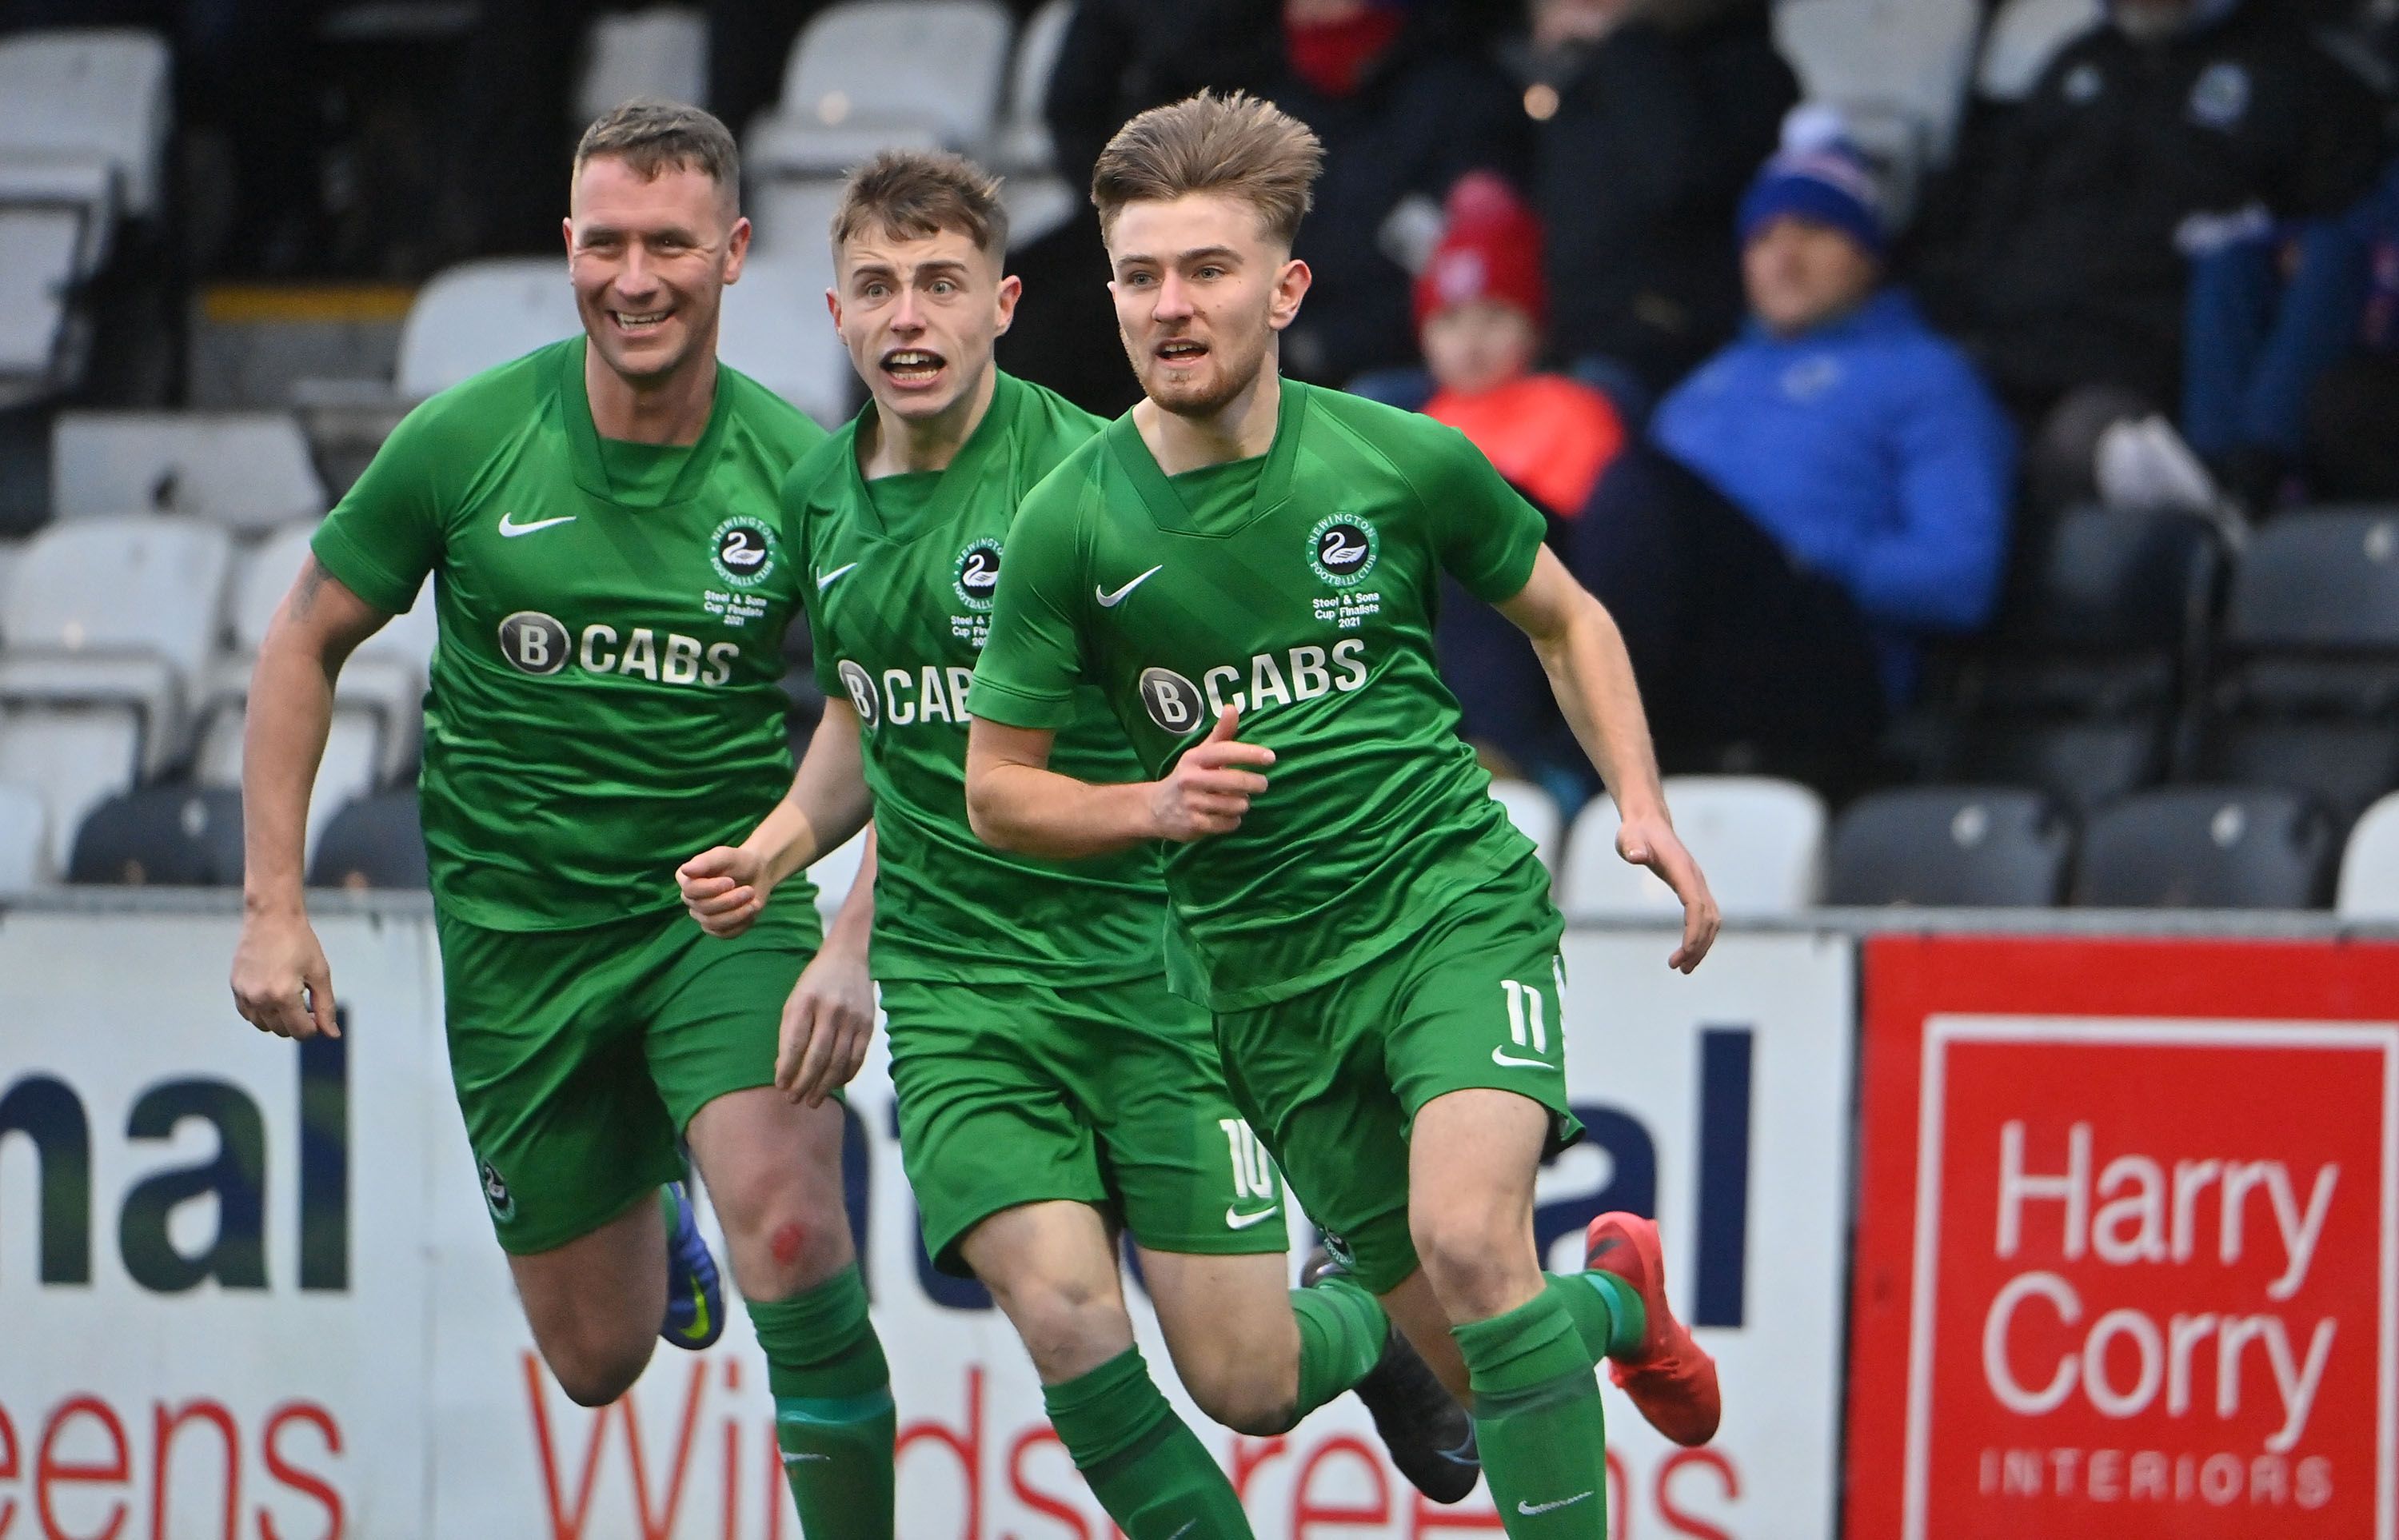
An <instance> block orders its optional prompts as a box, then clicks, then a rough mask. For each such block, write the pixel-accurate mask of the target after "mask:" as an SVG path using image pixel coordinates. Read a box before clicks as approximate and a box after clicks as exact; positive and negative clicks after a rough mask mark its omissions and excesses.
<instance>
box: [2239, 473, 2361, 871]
mask: <svg viewBox="0 0 2399 1540" xmlns="http://www.w3.org/2000/svg"><path fill="white" fill-rule="evenodd" d="M2218 653H2219V656H2220V663H2219V666H2218V668H2217V669H2216V678H2215V681H2214V682H2213V684H2212V686H2211V688H2210V690H2209V693H2208V699H2207V702H2206V711H2205V716H2204V719H2203V720H2202V723H2201V724H2200V729H2199V744H2198V749H2197V753H2196V758H2195V761H2194V765H2193V768H2194V774H2195V776H2196V777H2197V778H2200V779H2204V780H2212V781H2218V782H2230V783H2245V784H2258V785H2270V786H2279V787H2284V788H2286V789H2288V790H2294V791H2298V792H2302V793H2305V794H2306V795H2309V796H2311V797H2313V798H2314V799H2315V800H2316V801H2317V802H2318V803H2320V804H2322V805H2323V806H2324V809H2325V810H2326V811H2328V812H2329V813H2331V815H2332V816H2333V817H2334V818H2335V819H2336V820H2337V821H2338V824H2339V825H2340V826H2341V827H2346V826H2347V825H2348V824H2349V823H2350V822H2351V821H2352V820H2353V819H2354V818H2355V817H2357V816H2358V815H2359V814H2360V813H2362V812H2364V811H2365V806H2366V804H2368V803H2370V802H2372V801H2373V800H2374V799H2375V798H2376V797H2378V796H2379V795H2380V794H2381V793H2382V792H2384V791H2387V790H2391V789H2392V787H2393V786H2399V508H2372V509H2323V510H2318V511H2315V512H2311V513H2305V514H2293V515H2289V516H2286V517H2284V518H2282V519H2279V520H2275V521H2274V522H2272V523H2270V524H2269V525H2267V526H2266V527H2265V528H2264V529H2263V530H2262V531H2260V532H2259V534H2257V538H2256V540H2255V541H2254V542H2253V543H2252V544H2251V546H2250V547H2249V548H2248V550H2246V551H2245V552H2243V555H2242V557H2241V559H2240V561H2239V563H2238V565H2237V566H2236V568H2235V570H2234V573H2233V577H2232V591H2231V596H2230V601H2229V603H2228V604H2227V607H2226V614H2225V621H2224V628H2223V634H2222V636H2221V638H2220V639H2219V642H2218Z"/></svg>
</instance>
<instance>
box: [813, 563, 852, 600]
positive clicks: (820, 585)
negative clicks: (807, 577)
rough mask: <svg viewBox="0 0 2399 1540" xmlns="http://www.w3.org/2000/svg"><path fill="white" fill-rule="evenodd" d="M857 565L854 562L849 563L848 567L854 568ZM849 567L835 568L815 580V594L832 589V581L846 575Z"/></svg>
mask: <svg viewBox="0 0 2399 1540" xmlns="http://www.w3.org/2000/svg"><path fill="white" fill-rule="evenodd" d="M857 565H858V563H857V562H855V561H853V562H851V563H850V564H849V567H855V566H857ZM849 567H835V568H834V570H833V571H831V572H829V573H827V574H824V575H823V576H821V577H820V578H818V579H817V592H819V593H822V592H824V591H825V590H826V589H827V588H832V587H833V580H834V578H836V577H839V576H840V575H841V574H844V573H846V572H847V571H849Z"/></svg>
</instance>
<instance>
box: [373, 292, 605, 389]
mask: <svg viewBox="0 0 2399 1540" xmlns="http://www.w3.org/2000/svg"><path fill="white" fill-rule="evenodd" d="M582 327H583V322H582V320H581V318H580V317H578V316H577V315H576V309H575V290H573V289H572V288H570V287H569V286H568V284H567V281H566V264H565V263H564V261H563V260H562V259H561V258H558V257H494V258H488V259H484V260H481V261H476V262H468V263H459V264H458V265H457V266H455V267H452V268H449V269H447V270H445V271H443V272H440V273H438V274H436V275H434V277H433V278H432V280H431V281H430V282H428V283H427V284H426V286H425V287H424V288H423V289H421V290H418V291H417V295H416V302H415V303H414V304H412V305H410V306H409V308H408V319H407V320H406V321H404V322H402V323H401V325H400V367H399V371H398V373H397V375H396V377H395V378H394V380H393V385H394V388H396V389H397V390H398V391H399V393H400V395H401V396H403V397H406V398H408V399H411V400H420V399H424V398H425V397H427V396H430V395H432V394H434V393H435V392H436V391H441V390H447V389H449V388H450V387H451V386H452V385H456V384H458V383H459V382H460V381H462V380H465V379H468V378H469V377H471V376H473V375H475V374H479V373H481V372H482V371H484V370H486V369H489V368H491V367H492V366H493V365H494V364H500V363H506V362H507V361H508V359H510V358H519V357H522V355H524V354H527V353H530V352H532V351H533V350H534V349H535V348H536V347H540V346H542V345H543V344H547V343H554V342H556V341H558V339H559V338H561V337H566V336H572V335H573V334H574V333H576V331H581V330H582Z"/></svg>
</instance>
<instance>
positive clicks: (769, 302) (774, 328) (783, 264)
mask: <svg viewBox="0 0 2399 1540" xmlns="http://www.w3.org/2000/svg"><path fill="white" fill-rule="evenodd" d="M832 287H833V251H832V247H831V246H830V244H829V243H828V242H827V241H826V240H824V239H823V238H822V237H821V236H820V237H819V238H818V239H816V240H813V241H801V242H795V243H794V244H793V245H792V246H790V247H788V248H786V249H785V250H782V251H781V252H779V253H768V252H765V251H759V252H756V253H754V254H752V257H751V258H750V260H749V262H748V263H745V264H744V265H743V267H742V269H741V281H740V282H739V283H737V284H735V285H733V287H731V288H730V289H727V290H725V321H724V326H723V328H722V331H721V333H720V335H719V337H718V340H717V349H718V357H719V358H723V359H724V360H725V362H726V363H728V364H730V365H732V366H733V367H734V368H736V369H738V370H739V371H741V372H743V373H744V374H747V375H749V376H750V377H751V378H752V379H753V380H756V381H757V382H758V383H759V384H760V385H765V386H766V388H767V389H769V390H772V391H773V392H774V393H775V394H776V395H778V396H780V397H781V398H783V399H785V400H787V401H789V402H791V403H792V404H793V406H795V407H797V408H799V409H800V410H801V411H802V412H806V413H807V414H808V415H809V416H811V417H813V418H815V419H816V420H817V421H818V422H819V423H820V424H821V425H823V426H826V427H832V426H836V425H838V424H839V423H841V422H842V421H843V419H845V418H847V416H848V415H849V392H850V383H851V381H852V380H853V379H855V378H856V376H855V374H853V373H852V371H851V370H850V367H849V354H848V352H847V349H845V348H844V347H843V346H842V341H841V335H840V333H839V332H837V331H834V327H833V317H831V316H830V315H828V314H826V312H825V301H824V295H825V290H828V289H830V288H832Z"/></svg>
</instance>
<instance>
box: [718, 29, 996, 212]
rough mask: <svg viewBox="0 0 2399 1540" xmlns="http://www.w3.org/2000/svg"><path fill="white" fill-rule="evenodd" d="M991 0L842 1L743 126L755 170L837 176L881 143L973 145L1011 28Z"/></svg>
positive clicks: (989, 117) (990, 104) (989, 128)
mask: <svg viewBox="0 0 2399 1540" xmlns="http://www.w3.org/2000/svg"><path fill="white" fill-rule="evenodd" d="M1010 30H1011V29H1010V20H1009V14H1008V11H1007V9H1006V7H1002V6H1000V5H998V4H997V3H996V0H848V3H847V4H843V5H837V6H834V7H830V8H829V9H826V10H823V11H820V12H819V13H818V14H817V16H816V18H815V19H814V20H811V21H810V22H809V23H808V24H807V28H806V30H805V31H804V32H802V33H801V34H800V38H799V41H798V43H797V44H795V45H794V46H793V49H792V61H791V65H790V68H789V70H788V71H787V72H786V74H784V77H783V97H782V100H781V101H779V103H777V104H776V106H775V108H774V109H773V110H772V111H771V112H767V113H765V114H762V115H760V116H759V118H758V120H757V121H756V122H755V123H754V124H752V127H751V129H750V142H749V144H748V145H747V146H746V157H747V159H748V160H749V162H750V165H751V168H752V170H753V172H755V173H756V174H757V175H758V176H760V177H762V178H773V177H779V176H794V175H797V176H807V175H820V176H821V175H826V174H839V173H842V172H845V171H847V170H848V169H849V168H850V167H852V166H854V165H856V164H857V163H858V162H860V161H861V160H864V159H865V158H866V157H867V156H868V155H873V154H874V152H875V151H877V150H880V149H883V148H886V147H887V146H907V145H916V146H920V147H925V148H934V147H947V148H950V149H956V150H966V151H969V152H976V151H981V150H983V147H984V146H985V144H986V142H988V141H989V140H990V138H991V135H992V132H993V130H994V129H995V128H996V126H997V123H998V117H999V98H1000V90H1001V87H1002V85H1003V83H1004V80H1005V77H1006V74H1007V67H1008V44H1009V35H1010Z"/></svg>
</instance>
